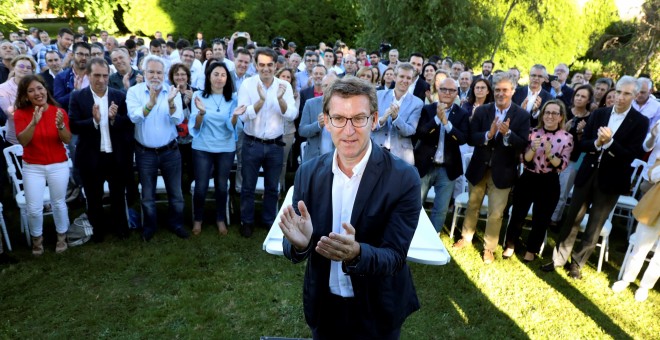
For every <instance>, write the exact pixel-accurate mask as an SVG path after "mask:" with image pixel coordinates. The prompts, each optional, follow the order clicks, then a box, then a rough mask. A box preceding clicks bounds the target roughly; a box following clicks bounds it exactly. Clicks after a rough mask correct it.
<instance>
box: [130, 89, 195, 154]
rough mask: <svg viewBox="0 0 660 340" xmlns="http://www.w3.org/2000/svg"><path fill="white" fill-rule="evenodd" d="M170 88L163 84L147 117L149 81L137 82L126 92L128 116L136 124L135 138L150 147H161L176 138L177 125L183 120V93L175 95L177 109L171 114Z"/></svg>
mask: <svg viewBox="0 0 660 340" xmlns="http://www.w3.org/2000/svg"><path fill="white" fill-rule="evenodd" d="M169 92H170V89H169V88H168V87H166V86H165V85H164V84H163V89H162V90H161V91H160V93H159V94H158V98H157V100H156V105H154V107H152V108H151V112H149V114H148V115H147V116H146V117H145V116H144V111H143V110H144V106H145V105H146V104H147V103H148V102H149V89H148V88H147V83H146V82H144V83H139V84H135V86H132V87H131V88H129V89H128V92H127V93H126V107H127V109H128V117H129V118H130V119H131V121H132V122H133V123H134V124H135V140H136V141H137V142H138V143H140V144H142V145H143V146H146V147H148V148H160V147H162V146H165V145H167V144H169V143H170V142H171V141H173V140H174V139H176V137H177V132H176V126H177V125H179V124H181V123H182V122H183V107H182V104H181V94H180V93H177V95H176V96H175V97H174V105H175V106H176V110H175V111H174V113H173V114H172V115H170V107H169V104H168V102H167V97H168V96H169V95H170V94H169Z"/></svg>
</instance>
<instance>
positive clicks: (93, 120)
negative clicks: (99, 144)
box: [92, 118, 99, 130]
mask: <svg viewBox="0 0 660 340" xmlns="http://www.w3.org/2000/svg"><path fill="white" fill-rule="evenodd" d="M92 123H94V128H95V129H97V130H98V129H99V123H97V122H96V119H94V118H92Z"/></svg>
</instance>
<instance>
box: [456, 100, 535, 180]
mask: <svg viewBox="0 0 660 340" xmlns="http://www.w3.org/2000/svg"><path fill="white" fill-rule="evenodd" d="M494 119H495V103H490V104H486V105H481V106H479V107H478V108H477V109H476V110H475V112H474V115H472V120H471V121H470V135H469V137H468V144H470V145H472V146H474V153H473V154H472V159H471V160H470V164H469V165H468V168H467V171H466V172H465V178H467V179H468V181H470V183H472V185H477V183H479V181H481V179H482V178H483V177H484V175H485V174H486V170H488V168H489V167H490V169H491V174H492V177H493V183H495V186H496V187H497V188H499V189H505V188H510V187H512V186H513V184H514V182H515V180H516V178H517V177H518V165H520V154H521V153H522V151H523V150H524V148H525V147H526V146H527V144H528V139H529V113H527V111H525V110H523V109H522V108H521V107H520V106H518V105H516V104H515V103H511V107H510V108H509V111H507V113H506V116H505V117H504V120H505V121H506V120H507V119H510V121H509V130H510V131H511V135H510V136H509V139H508V145H505V144H504V136H502V134H501V133H497V134H496V135H495V137H493V138H492V139H491V140H489V141H486V132H488V131H489V130H490V125H491V123H492V122H493V120H494Z"/></svg>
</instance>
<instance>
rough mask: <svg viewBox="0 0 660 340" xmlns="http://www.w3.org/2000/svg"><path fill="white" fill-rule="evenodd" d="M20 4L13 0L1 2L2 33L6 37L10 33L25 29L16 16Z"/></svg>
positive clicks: (0, 20)
mask: <svg viewBox="0 0 660 340" xmlns="http://www.w3.org/2000/svg"><path fill="white" fill-rule="evenodd" d="M17 8H18V4H17V2H16V1H13V0H0V31H2V32H4V33H5V37H6V38H9V36H7V33H8V32H9V31H16V30H17V29H19V28H21V27H23V24H22V23H21V19H20V18H19V17H18V16H17V15H16V13H17Z"/></svg>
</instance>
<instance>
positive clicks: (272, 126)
mask: <svg viewBox="0 0 660 340" xmlns="http://www.w3.org/2000/svg"><path fill="white" fill-rule="evenodd" d="M280 84H284V85H285V86H286V91H285V92H284V97H283V99H284V101H285V102H286V111H285V112H282V110H281V109H280V104H279V101H278V100H277V90H278V88H279V85H280ZM257 86H261V87H262V89H263V90H264V92H265V93H266V99H265V101H264V104H263V106H262V107H261V110H259V112H256V111H255V110H254V103H256V102H258V101H259V92H257ZM241 105H245V106H246V107H247V110H245V113H244V114H243V115H241V120H242V121H243V125H244V127H243V131H244V132H245V133H246V134H247V135H249V136H252V137H256V138H260V139H275V138H277V137H280V136H282V135H284V120H285V119H286V120H288V121H293V120H294V119H296V116H297V115H298V110H297V109H296V101H295V99H294V98H293V90H292V89H291V84H289V82H286V81H283V80H280V79H278V78H273V82H272V83H271V84H270V87H269V88H266V87H265V86H264V84H263V83H262V82H261V78H260V77H259V76H258V75H257V76H254V77H250V78H247V79H245V80H244V81H243V84H241V88H240V90H239V91H238V106H241Z"/></svg>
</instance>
